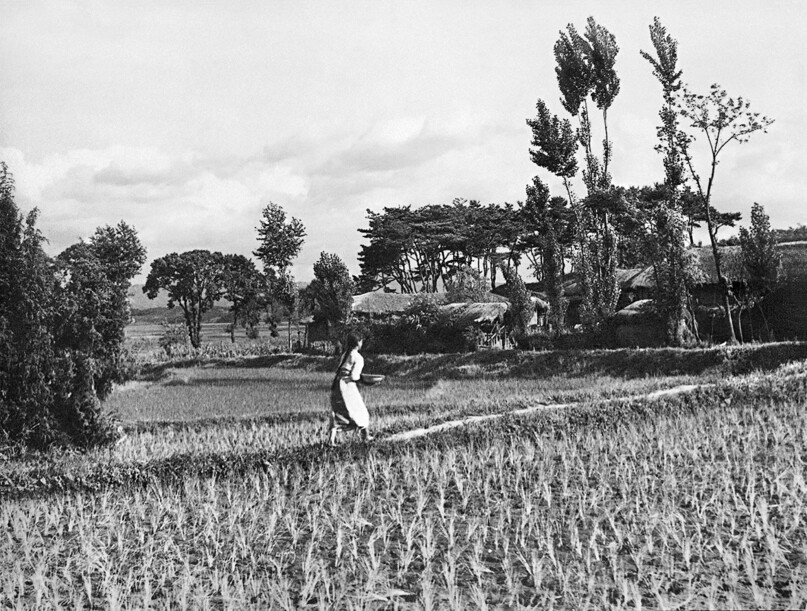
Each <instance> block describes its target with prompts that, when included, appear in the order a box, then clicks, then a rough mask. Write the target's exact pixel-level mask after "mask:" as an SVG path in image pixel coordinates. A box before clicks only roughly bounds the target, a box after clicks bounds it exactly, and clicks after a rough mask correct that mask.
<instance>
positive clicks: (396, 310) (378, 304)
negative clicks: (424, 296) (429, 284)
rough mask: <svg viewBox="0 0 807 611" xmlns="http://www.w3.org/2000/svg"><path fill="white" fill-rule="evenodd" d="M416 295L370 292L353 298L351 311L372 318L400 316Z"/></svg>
mask: <svg viewBox="0 0 807 611" xmlns="http://www.w3.org/2000/svg"><path fill="white" fill-rule="evenodd" d="M415 297H417V294H402V293H385V292H384V291H370V292H369V293H362V294H361V295H354V296H353V306H352V307H353V311H354V312H357V313H360V314H370V315H372V316H383V315H385V314H400V313H401V312H403V311H404V310H406V308H408V307H409V305H410V304H411V303H412V300H413V299H414V298H415Z"/></svg>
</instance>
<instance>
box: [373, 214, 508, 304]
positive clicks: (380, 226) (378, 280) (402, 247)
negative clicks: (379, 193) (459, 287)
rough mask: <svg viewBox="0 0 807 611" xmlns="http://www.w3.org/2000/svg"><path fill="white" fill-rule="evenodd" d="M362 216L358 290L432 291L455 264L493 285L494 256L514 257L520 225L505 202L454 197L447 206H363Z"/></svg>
mask: <svg viewBox="0 0 807 611" xmlns="http://www.w3.org/2000/svg"><path fill="white" fill-rule="evenodd" d="M367 218H368V221H369V228H367V229H360V230H359V232H360V233H362V234H363V235H364V236H365V237H366V238H367V239H368V240H369V243H367V244H363V245H362V248H361V252H360V253H359V261H360V266H361V276H360V277H359V279H358V283H357V284H358V285H359V286H360V287H361V288H362V289H363V290H372V289H374V288H379V287H385V288H386V287H389V286H391V285H392V286H393V287H394V288H395V289H398V290H400V291H401V292H402V293H418V292H425V293H434V292H436V291H439V290H440V288H441V287H444V286H445V283H446V282H447V280H448V279H449V278H450V277H451V276H452V275H453V274H454V273H456V270H457V269H459V268H461V267H464V266H473V265H476V267H477V270H478V271H480V273H481V274H482V275H483V276H484V277H488V276H489V277H490V281H491V285H492V286H495V282H496V274H495V268H496V262H497V260H498V258H499V257H503V258H504V260H505V261H507V262H508V263H516V262H517V260H518V256H519V252H518V244H519V241H520V237H521V227H520V225H519V223H518V222H517V215H516V211H515V209H514V207H513V206H512V205H510V204H504V205H501V206H500V205H496V204H490V205H487V206H483V205H481V204H479V202H476V201H473V200H472V201H470V202H467V201H465V200H461V199H456V200H454V202H453V203H452V205H450V206H446V205H430V206H423V207H421V208H418V209H415V210H413V209H412V208H411V207H410V206H402V207H398V208H384V210H383V212H381V213H375V212H372V211H370V210H368V211H367ZM500 249H501V250H504V251H506V252H499V251H500Z"/></svg>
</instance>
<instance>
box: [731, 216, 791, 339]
mask: <svg viewBox="0 0 807 611" xmlns="http://www.w3.org/2000/svg"><path fill="white" fill-rule="evenodd" d="M740 246H741V248H742V253H743V266H744V267H745V270H746V271H747V272H748V280H747V281H746V286H745V290H744V291H743V295H742V296H741V300H740V312H739V315H738V320H739V321H740V323H739V324H738V327H739V330H740V334H742V311H743V309H746V308H747V309H749V310H750V309H751V308H753V307H759V306H760V304H761V303H762V300H763V299H765V297H766V296H767V295H768V294H770V292H771V291H773V289H774V288H775V287H776V285H777V284H778V283H779V281H780V280H781V276H782V255H781V253H780V252H779V251H778V250H777V248H776V231H774V230H772V229H771V223H770V218H769V217H768V215H767V214H766V213H765V208H764V207H763V206H762V205H761V204H758V203H756V202H754V205H753V206H752V208H751V227H750V229H746V228H745V227H741V228H740ZM759 311H760V312H761V313H762V315H763V319H764V316H765V314H764V312H763V311H762V308H761V307H760V308H759ZM767 325H768V321H767V320H765V326H766V327H767ZM753 333H754V330H753V326H752V327H751V334H752V335H753ZM768 334H769V335H770V329H768Z"/></svg>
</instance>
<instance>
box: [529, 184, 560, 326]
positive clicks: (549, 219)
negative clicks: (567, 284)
mask: <svg viewBox="0 0 807 611" xmlns="http://www.w3.org/2000/svg"><path fill="white" fill-rule="evenodd" d="M566 204H567V202H566V200H565V199H563V198H562V197H554V198H552V199H550V198H549V188H548V187H547V186H546V185H545V184H544V183H543V182H542V181H541V179H540V178H539V177H537V176H536V177H535V178H533V182H532V185H527V201H526V202H525V204H524V205H523V207H522V209H521V218H522V220H523V224H524V228H525V230H526V231H527V242H528V243H530V244H532V245H534V246H536V247H537V250H538V252H539V255H538V257H535V256H533V261H534V263H533V265H534V267H535V268H536V277H538V278H539V279H540V280H541V281H542V284H543V289H544V292H545V293H546V295H547V298H548V299H549V324H550V326H551V327H552V329H553V330H554V331H555V333H557V334H560V333H562V332H563V331H564V330H565V327H566V309H567V307H568V301H567V299H566V298H565V297H564V296H563V280H564V275H565V274H564V271H565V257H564V247H565V246H567V245H569V244H570V243H571V240H572V239H573V238H572V237H571V236H570V234H571V232H570V228H571V225H572V218H571V216H570V214H569V210H568V209H567V207H566ZM539 259H540V266H539V265H538V260H539Z"/></svg>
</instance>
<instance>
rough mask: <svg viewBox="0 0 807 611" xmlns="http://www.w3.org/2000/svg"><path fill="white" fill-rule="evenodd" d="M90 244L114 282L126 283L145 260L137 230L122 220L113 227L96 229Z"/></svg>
mask: <svg viewBox="0 0 807 611" xmlns="http://www.w3.org/2000/svg"><path fill="white" fill-rule="evenodd" d="M90 246H91V248H92V252H93V254H94V255H95V257H97V258H98V260H99V261H100V262H101V264H102V266H103V268H104V271H105V274H106V275H107V277H108V278H109V279H110V280H111V281H112V282H115V283H119V284H127V285H128V283H129V282H130V281H131V280H132V278H134V277H135V276H136V275H137V273H138V272H139V271H140V269H141V268H142V267H143V264H144V263H145V262H146V249H145V247H144V246H143V244H142V243H141V242H140V238H139V237H138V235H137V231H136V230H135V228H134V227H132V226H130V225H127V224H126V223H125V222H123V221H121V222H119V223H118V224H117V225H116V226H114V227H112V226H110V225H107V226H105V227H99V228H98V229H96V230H95V233H94V234H93V236H92V237H91V238H90Z"/></svg>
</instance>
